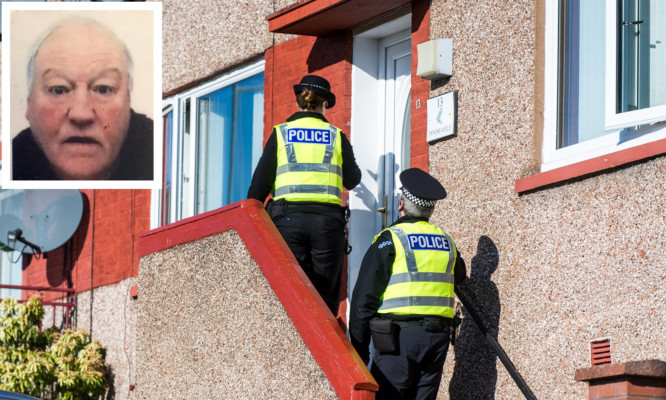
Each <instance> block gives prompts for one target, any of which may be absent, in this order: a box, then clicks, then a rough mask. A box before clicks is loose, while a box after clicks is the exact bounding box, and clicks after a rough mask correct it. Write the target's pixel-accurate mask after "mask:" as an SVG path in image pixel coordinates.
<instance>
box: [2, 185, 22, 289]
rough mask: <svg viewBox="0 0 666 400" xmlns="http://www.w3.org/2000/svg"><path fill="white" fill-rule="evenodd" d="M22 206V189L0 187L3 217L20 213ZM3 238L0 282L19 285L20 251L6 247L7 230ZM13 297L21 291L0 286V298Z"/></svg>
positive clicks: (20, 281) (20, 277) (20, 280)
mask: <svg viewBox="0 0 666 400" xmlns="http://www.w3.org/2000/svg"><path fill="white" fill-rule="evenodd" d="M22 208H23V190H19V189H2V188H0V215H2V216H3V217H4V218H7V217H8V216H11V215H15V214H16V213H17V210H18V213H20V212H21V211H20V210H21V209H22ZM4 235H5V236H4V238H2V237H0V284H3V285H14V286H18V285H21V284H22V282H23V270H22V265H23V257H22V253H21V252H20V251H15V250H12V249H11V248H9V247H7V244H8V243H7V232H5V233H4ZM5 297H13V298H15V299H19V298H20V297H21V291H20V290H18V289H9V288H1V289H0V299H4V298H5Z"/></svg>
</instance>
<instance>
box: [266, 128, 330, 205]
mask: <svg viewBox="0 0 666 400" xmlns="http://www.w3.org/2000/svg"><path fill="white" fill-rule="evenodd" d="M275 131H276V133H277V170H276V174H275V184H274V185H273V199H275V200H279V199H285V200H288V201H318V202H321V203H333V204H342V191H343V187H342V145H341V142H342V139H341V136H342V132H341V131H340V129H338V128H336V127H335V126H333V125H331V124H329V123H328V122H325V121H322V120H320V119H318V118H311V117H307V118H300V119H297V120H295V121H291V122H287V123H286V124H281V125H277V126H276V127H275Z"/></svg>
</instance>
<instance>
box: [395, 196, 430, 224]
mask: <svg viewBox="0 0 666 400" xmlns="http://www.w3.org/2000/svg"><path fill="white" fill-rule="evenodd" d="M400 198H401V199H402V207H403V210H404V211H405V215H406V216H408V217H416V218H425V219H430V217H432V214H433V213H434V212H435V207H423V206H419V205H416V204H414V203H412V201H411V200H409V199H408V198H407V197H405V195H404V194H402V193H400Z"/></svg>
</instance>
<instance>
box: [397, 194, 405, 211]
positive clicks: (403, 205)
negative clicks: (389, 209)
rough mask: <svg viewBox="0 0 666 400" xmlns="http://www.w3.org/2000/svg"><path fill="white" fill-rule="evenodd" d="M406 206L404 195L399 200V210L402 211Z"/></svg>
mask: <svg viewBox="0 0 666 400" xmlns="http://www.w3.org/2000/svg"><path fill="white" fill-rule="evenodd" d="M404 208H405V200H403V198H402V196H400V199H399V200H398V211H402V210H403V209H404Z"/></svg>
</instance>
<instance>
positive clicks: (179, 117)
mask: <svg viewBox="0 0 666 400" xmlns="http://www.w3.org/2000/svg"><path fill="white" fill-rule="evenodd" d="M263 71H264V61H263V60H262V61H259V62H256V63H254V64H252V65H249V66H246V67H244V68H240V69H238V70H235V71H233V72H231V73H228V74H225V75H224V76H221V77H219V78H217V79H215V80H213V81H211V82H207V83H205V84H203V85H200V86H198V87H196V88H193V89H190V90H188V91H187V92H183V93H180V94H178V95H175V96H173V97H170V98H168V99H165V100H164V104H163V116H162V118H163V127H164V132H163V135H164V178H163V182H162V190H160V191H154V193H153V201H152V218H151V226H152V227H153V228H154V227H157V226H160V225H164V224H167V223H171V222H174V221H178V220H180V219H183V218H187V217H190V216H192V215H196V214H200V213H203V212H206V211H210V210H214V209H216V208H219V207H223V206H225V205H228V204H231V203H234V202H236V201H239V200H242V199H244V198H245V197H246V195H247V190H248V188H249V186H250V180H251V179H252V172H253V171H254V168H255V167H256V165H257V162H258V161H259V157H260V156H261V151H262V143H263V116H264V73H263Z"/></svg>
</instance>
